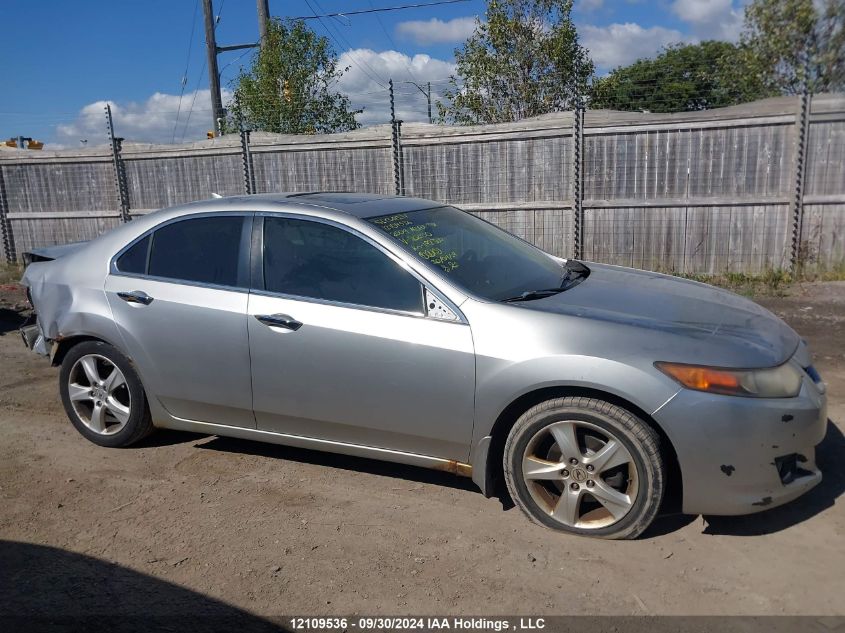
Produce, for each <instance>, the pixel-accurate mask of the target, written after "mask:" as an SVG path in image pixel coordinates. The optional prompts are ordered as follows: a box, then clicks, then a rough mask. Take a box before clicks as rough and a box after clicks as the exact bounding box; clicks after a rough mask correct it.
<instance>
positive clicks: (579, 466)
mask: <svg viewBox="0 0 845 633" xmlns="http://www.w3.org/2000/svg"><path fill="white" fill-rule="evenodd" d="M503 466H504V473H505V481H506V483H507V487H508V491H509V492H510V494H511V497H512V498H513V500H514V503H515V504H516V505H517V506H519V507H520V509H521V510H522V511H523V512H524V513H525V514H527V515H528V517H529V518H530V519H531V520H533V521H534V522H535V523H538V524H540V525H544V526H546V527H549V528H552V529H554V530H559V531H562V532H569V533H572V534H580V535H586V536H595V537H600V538H608V539H633V538H636V537H637V536H639V535H640V534H641V533H642V532H643V531H644V530H645V529H646V528H647V527H648V526H649V525H650V524H651V522H652V521H653V520H654V517H655V516H656V515H657V511H658V509H659V508H660V503H661V501H662V498H663V490H664V486H665V472H666V471H665V467H664V464H663V459H662V457H661V453H660V436H659V435H658V434H657V432H656V431H655V430H654V429H653V428H652V427H650V426H649V425H648V424H646V423H645V422H644V421H642V420H640V419H639V418H637V417H636V416H634V415H632V414H631V413H630V412H628V411H626V410H625V409H622V408H621V407H618V406H616V405H613V404H610V403H609V402H604V401H602V400H597V399H593V398H581V397H569V398H557V399H554V400H548V401H546V402H543V403H541V404H538V405H536V406H535V407H532V408H531V409H529V410H528V411H526V412H525V413H524V414H523V415H522V416H521V417H520V418H519V420H517V422H516V424H515V425H514V427H513V428H512V429H511V431H510V434H509V435H508V439H507V442H506V444H505V453H504V464H503Z"/></svg>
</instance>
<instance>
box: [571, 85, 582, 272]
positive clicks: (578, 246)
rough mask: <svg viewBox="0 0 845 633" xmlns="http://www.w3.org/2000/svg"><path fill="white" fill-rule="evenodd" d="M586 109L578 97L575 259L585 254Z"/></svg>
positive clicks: (574, 154)
mask: <svg viewBox="0 0 845 633" xmlns="http://www.w3.org/2000/svg"><path fill="white" fill-rule="evenodd" d="M584 109H585V103H584V100H583V99H582V98H579V99H578V103H577V105H576V106H575V111H574V112H573V113H572V114H573V117H574V119H573V127H572V198H573V203H572V208H573V230H574V233H575V236H574V237H575V259H581V258H582V257H583V256H584V169H583V168H584Z"/></svg>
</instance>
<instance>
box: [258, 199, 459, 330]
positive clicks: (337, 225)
mask: <svg viewBox="0 0 845 633" xmlns="http://www.w3.org/2000/svg"><path fill="white" fill-rule="evenodd" d="M255 217H256V219H258V218H265V217H283V218H290V219H292V220H302V221H308V222H319V223H321V224H327V225H329V226H333V227H335V228H338V229H340V230H342V231H346V232H347V233H351V234H352V235H355V236H356V237H359V238H360V239H362V240H364V241H365V242H367V243H368V244H370V245H372V246H373V247H375V248H376V249H378V250H379V251H380V252H382V253H383V254H385V255H386V256H387V257H388V258H390V259H391V260H393V261H394V262H395V263H396V264H397V265H399V266H401V267H402V269H403V270H405V271H407V272H408V273H409V274H410V275H412V276H413V277H414V278H415V279H416V280H417V281H418V282H419V283H420V294H421V295H422V296H421V299H422V301H421V303H422V306H423V312H406V311H403V310H393V309H390V308H379V307H376V306H369V305H364V304H358V303H346V302H341V301H333V300H331V299H320V298H317V297H303V296H300V295H290V294H286V293H281V292H272V291H270V290H265V289H264V288H251V289H250V292H252V293H254V294H258V295H261V296H265V297H279V298H281V299H290V300H293V301H305V302H308V303H318V304H322V305H332V306H338V307H343V308H352V309H356V310H367V311H370V312H380V313H384V314H394V315H397V316H409V317H416V318H423V319H431V320H432V321H438V322H440V323H456V324H459V325H469V322H468V321H467V319H466V317H465V316H464V313H463V312H461V311H460V309H459V308H458V307H457V306H456V305H455V304H454V303H453V302H452V301H450V300H449V299H448V298H447V297H445V296H444V294H443V293H442V292H440V291H439V290H438V289H437V288H436V287H434V286H433V285H432V284H431V282H430V281H429V280H427V279H426V278H425V277H423V276H422V275H420V274H419V273H418V272H417V271H416V270H415V269H414V267H413V266H411V265H410V264H409V263H408V262H407V261H406V260H405V259H404V258H402V257H401V256H399V255H397V254H396V253H394V252H392V251H391V250H389V249H387V248H386V247H385V246H384V245H383V244H380V243H379V242H378V241H376V240H374V239H373V238H371V237H370V236H369V235H366V234H364V233H362V232H361V231H358V230H357V229H355V228H354V227H351V226H349V225H348V224H343V223H342V222H337V221H335V220H332V219H329V218H323V217H318V216H312V215H302V214H299V213H296V212H292V211H281V210H280V211H256V212H255ZM258 224H259V223H257V222H256V223H255V225H258ZM262 233H263V229H262ZM260 251H261V252H256V253H253V257H255V258H259V259H258V262H257V264H256V263H254V264H253V266H254V269H255V268H260V269H261V270H262V271H263V269H264V244H263V235H262V236H261V249H260ZM262 281H263V274H262ZM423 288H427V289H428V290H429V292H431V293H433V294H434V295H436V296H437V297H438V298H439V299H440V300H441V301H442V302H443V303H445V304H446V305H448V306H449V308H451V310H452V311H453V312H454V313H455V314H456V315H457V316H458V320H457V321H447V320H445V319H436V318H434V317H430V316H429V315H428V311H427V310H426V306H425V296H424V293H423V292H422V289H423Z"/></svg>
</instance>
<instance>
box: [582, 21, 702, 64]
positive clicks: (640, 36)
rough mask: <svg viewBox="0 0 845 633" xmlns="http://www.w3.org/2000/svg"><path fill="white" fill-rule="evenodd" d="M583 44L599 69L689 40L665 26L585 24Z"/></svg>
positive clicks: (648, 55)
mask: <svg viewBox="0 0 845 633" xmlns="http://www.w3.org/2000/svg"><path fill="white" fill-rule="evenodd" d="M578 30H579V33H580V35H581V43H582V44H583V45H584V46H585V47H586V48H588V49H589V51H590V55H591V56H592V58H593V61H594V62H595V63H596V66H598V67H599V68H600V69H611V68H615V67H616V66H622V65H626V64H630V63H631V62H634V61H636V60H638V59H640V58H643V57H651V56H653V55H655V54H656V53H657V52H658V51H659V50H660V49H661V48H663V47H664V46H666V45H667V44H673V43H675V42H682V41H688V39H689V38H688V37H687V36H685V35H684V34H683V33H681V32H680V31H676V30H674V29H667V28H664V27H662V26H652V27H649V28H643V27H642V26H640V25H639V24H635V23H633V22H626V23H625V24H610V25H608V26H592V25H585V26H581V27H580V28H579V29H578Z"/></svg>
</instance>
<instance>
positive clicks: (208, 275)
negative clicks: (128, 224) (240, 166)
mask: <svg viewBox="0 0 845 633" xmlns="http://www.w3.org/2000/svg"><path fill="white" fill-rule="evenodd" d="M243 222H244V219H243V217H241V216H223V217H205V218H194V219H190V220H181V221H179V222H174V223H172V224H168V225H166V226H163V227H162V228H160V229H158V230H156V231H155V232H154V233H153V236H152V246H151V248H150V264H149V274H150V275H151V276H153V277H164V278H166V279H174V280H179V281H193V282H200V283H208V284H215V285H219V286H237V285H238V265H239V262H240V246H241V233H242V230H243ZM127 254H128V251H127Z"/></svg>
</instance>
